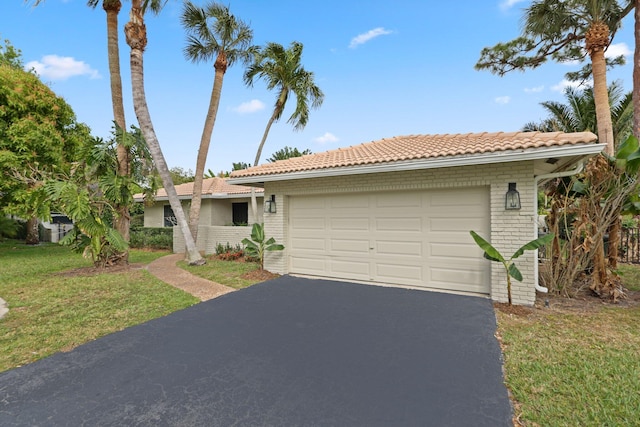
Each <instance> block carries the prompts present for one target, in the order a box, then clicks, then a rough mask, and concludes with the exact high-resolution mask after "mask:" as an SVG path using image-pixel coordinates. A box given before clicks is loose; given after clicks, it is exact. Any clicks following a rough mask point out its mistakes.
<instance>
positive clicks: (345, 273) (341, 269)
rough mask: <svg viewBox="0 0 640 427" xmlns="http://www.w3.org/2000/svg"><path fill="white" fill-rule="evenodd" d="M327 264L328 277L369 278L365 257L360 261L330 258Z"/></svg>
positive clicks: (367, 263)
mask: <svg viewBox="0 0 640 427" xmlns="http://www.w3.org/2000/svg"><path fill="white" fill-rule="evenodd" d="M328 264H329V274H330V277H338V278H345V279H353V280H371V274H369V262H368V261H367V260H366V259H365V260H362V261H357V260H340V259H330V260H329V262H328Z"/></svg>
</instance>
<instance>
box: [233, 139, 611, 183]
mask: <svg viewBox="0 0 640 427" xmlns="http://www.w3.org/2000/svg"><path fill="white" fill-rule="evenodd" d="M606 146H607V145H606V144H584V145H580V146H576V145H569V146H561V147H543V148H535V149H530V150H519V151H501V152H495V153H482V154H473V155H468V156H452V157H440V158H438V157H436V158H431V159H419V160H408V161H401V162H391V163H374V164H367V165H358V166H343V167H339V168H328V169H314V170H308V171H298V172H289V173H282V174H273V175H254V176H248V177H240V178H229V180H228V182H229V184H245V185H246V184H254V185H255V184H257V183H262V182H272V181H288V180H293V179H305V178H320V177H331V176H343V175H361V174H370V173H382V172H398V171H410V170H419V169H437V168H448V167H454V166H473V165H486V164H493V163H508V162H521V161H526V160H538V159H546V158H550V157H573V156H575V157H584V156H591V155H594V154H597V153H599V152H601V151H602V150H604V148H605V147H606Z"/></svg>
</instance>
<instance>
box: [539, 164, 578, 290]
mask: <svg viewBox="0 0 640 427" xmlns="http://www.w3.org/2000/svg"><path fill="white" fill-rule="evenodd" d="M584 163H585V160H582V161H581V162H580V163H578V164H577V165H576V167H575V168H573V169H571V170H568V171H563V172H555V173H548V174H544V175H538V176H537V177H536V178H535V180H534V184H533V185H534V187H533V190H534V191H533V218H534V221H533V235H534V238H535V239H537V238H538V186H539V185H540V182H541V181H543V180H547V179H552V178H564V177H566V176H572V175H576V174H579V173H580V172H582V171H583V170H584ZM534 253H535V260H536V262H535V263H534V264H533V285H534V287H535V288H536V291H538V292H542V293H543V294H546V293H547V292H549V289H548V288H545V287H544V286H540V284H539V280H540V274H539V269H538V250H537V249H536V250H535V252H534Z"/></svg>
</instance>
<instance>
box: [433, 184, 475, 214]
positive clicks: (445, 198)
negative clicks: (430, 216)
mask: <svg viewBox="0 0 640 427" xmlns="http://www.w3.org/2000/svg"><path fill="white" fill-rule="evenodd" d="M485 198H486V192H482V191H474V190H471V191H469V189H459V190H450V191H437V192H432V193H430V194H429V204H430V206H431V208H434V209H437V208H444V209H447V210H449V211H451V210H452V209H451V207H460V206H470V207H477V206H482V205H484V204H485Z"/></svg>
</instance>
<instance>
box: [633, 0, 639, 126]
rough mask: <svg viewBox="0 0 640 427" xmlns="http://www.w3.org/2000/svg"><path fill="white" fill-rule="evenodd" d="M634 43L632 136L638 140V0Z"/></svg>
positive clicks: (636, 0)
mask: <svg viewBox="0 0 640 427" xmlns="http://www.w3.org/2000/svg"><path fill="white" fill-rule="evenodd" d="M634 3H635V11H634V18H635V32H634V34H635V42H636V47H635V51H634V53H633V135H634V136H635V137H636V138H640V0H635V1H634Z"/></svg>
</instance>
